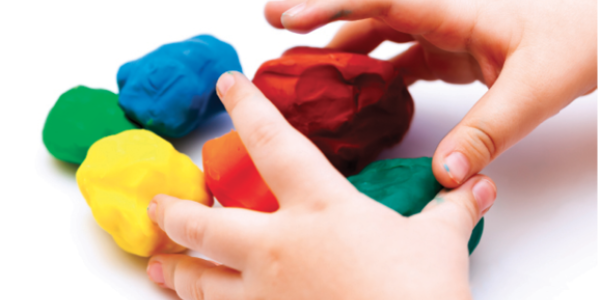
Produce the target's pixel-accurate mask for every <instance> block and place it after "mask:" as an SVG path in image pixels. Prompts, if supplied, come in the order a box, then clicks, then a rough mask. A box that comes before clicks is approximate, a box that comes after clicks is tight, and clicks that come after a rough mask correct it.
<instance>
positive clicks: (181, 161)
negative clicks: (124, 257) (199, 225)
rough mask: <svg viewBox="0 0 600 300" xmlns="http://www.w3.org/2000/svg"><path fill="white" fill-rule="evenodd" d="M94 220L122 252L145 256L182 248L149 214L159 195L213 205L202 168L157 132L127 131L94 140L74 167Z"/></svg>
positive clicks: (171, 251) (181, 249)
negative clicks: (154, 200)
mask: <svg viewBox="0 0 600 300" xmlns="http://www.w3.org/2000/svg"><path fill="white" fill-rule="evenodd" d="M77 184H78V185H79V189H80V190H81V193H82V194H83V197H84V198H85V200H86V201H87V204H88V205H89V206H90V208H91V209H92V214H93V215H94V218H95V219H96V222H98V224H99V225H100V227H102V229H104V230H106V231H107V232H108V233H109V234H110V235H112V237H113V239H114V240H115V242H116V243H117V244H118V245H119V247H121V248H122V249H123V250H125V251H127V252H129V253H132V254H135V255H139V256H143V257H148V256H150V255H153V254H156V253H175V252H181V251H183V250H185V248H184V247H183V246H180V245H178V244H176V243H175V242H173V241H171V240H170V239H169V238H168V237H167V235H166V234H165V233H164V232H163V231H162V230H161V229H160V228H159V227H158V226H156V225H154V223H152V221H150V218H148V214H147V213H148V212H147V210H146V209H147V207H148V204H149V203H150V201H151V200H152V198H153V197H154V196H156V195H157V194H167V195H171V196H174V197H177V198H180V199H187V200H192V201H196V202H200V203H203V204H206V205H208V206H211V205H212V201H213V200H212V196H211V195H210V193H209V192H207V190H206V188H205V184H204V176H203V174H202V171H200V169H198V167H197V166H196V165H195V164H194V163H193V162H192V160H191V159H190V158H189V157H187V156H186V155H184V154H182V153H179V152H177V150H175V148H173V146H172V145H171V144H170V143H169V142H167V141H165V140H163V139H162V138H160V137H159V136H157V135H156V134H154V133H152V132H150V131H147V130H143V129H136V130H128V131H125V132H122V133H119V134H117V135H113V136H109V137H106V138H103V139H101V140H99V141H97V142H96V143H95V144H94V145H92V147H91V148H90V150H89V151H88V155H87V157H86V159H85V161H84V162H83V164H81V166H80V167H79V170H77Z"/></svg>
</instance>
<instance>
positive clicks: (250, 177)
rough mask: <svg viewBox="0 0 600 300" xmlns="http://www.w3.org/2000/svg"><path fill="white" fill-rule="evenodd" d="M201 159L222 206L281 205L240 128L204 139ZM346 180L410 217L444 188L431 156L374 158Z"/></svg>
mask: <svg viewBox="0 0 600 300" xmlns="http://www.w3.org/2000/svg"><path fill="white" fill-rule="evenodd" d="M202 160H203V165H204V171H205V173H206V184H207V185H208V188H209V189H210V190H211V192H212V193H213V194H214V195H215V197H216V198H217V200H219V202H221V204H222V205H223V206H225V207H242V208H248V209H253V210H258V211H265V212H272V211H275V210H277V208H278V203H277V199H276V198H275V196H274V195H273V194H272V193H271V191H270V189H269V187H268V186H267V184H266V183H265V182H264V181H263V179H262V177H261V176H260V174H259V173H258V170H257V169H256V167H255V166H254V163H253V162H252V159H251V158H250V156H249V155H248V152H247V151H246V148H245V147H244V145H243V144H242V141H241V139H240V137H239V135H238V134H237V132H235V131H232V132H230V133H228V134H225V135H224V136H222V137H220V138H217V139H213V140H210V141H208V142H206V144H204V148H203V149H202ZM348 180H349V181H350V183H352V185H354V186H355V187H356V189H358V190H359V191H360V192H361V193H363V194H365V195H367V196H368V197H370V198H372V199H374V200H375V201H377V202H379V203H381V204H383V205H385V206H387V207H389V208H391V209H393V210H395V211H396V212H398V213H400V214H401V215H403V216H406V217H409V216H411V215H414V214H417V213H419V212H421V211H422V210H423V208H424V207H425V206H426V205H427V203H429V202H430V201H431V200H432V199H434V197H435V196H436V195H437V193H438V192H439V191H440V190H441V189H442V185H440V184H439V183H438V182H437V180H436V179H435V176H433V171H432V169H431V158H429V157H421V158H396V159H388V160H381V161H376V162H374V163H371V164H370V165H368V166H367V167H366V168H365V169H364V170H362V172H360V173H359V174H357V175H354V176H350V177H348ZM483 222H484V221H483V218H482V219H481V221H479V223H477V226H475V228H474V229H473V232H472V233H471V239H470V240H469V244H468V248H469V253H471V252H473V250H474V249H475V247H477V244H479V240H480V239H481V235H482V233H483Z"/></svg>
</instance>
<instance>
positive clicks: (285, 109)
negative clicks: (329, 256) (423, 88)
mask: <svg viewBox="0 0 600 300" xmlns="http://www.w3.org/2000/svg"><path fill="white" fill-rule="evenodd" d="M253 82H254V84H255V85H256V86H257V87H258V88H259V89H260V90H261V91H262V92H263V94H264V95H265V96H266V97H267V98H268V99H270V100H271V102H273V104H275V106H276V107H277V108H278V109H279V110H280V111H281V113H282V114H283V115H284V117H285V118H286V119H287V120H288V122H290V124H291V125H292V126H294V127H295V128H296V129H297V130H299V131H300V132H302V133H303V134H304V135H306V136H307V137H308V138H309V139H310V140H311V141H312V142H313V143H315V145H316V146H317V147H319V149H321V151H322V152H323V153H324V154H325V156H327V158H328V159H329V161H330V162H331V163H332V164H333V165H334V166H335V167H336V168H337V169H338V170H339V171H340V172H341V173H342V174H344V175H346V176H348V175H352V174H356V173H358V172H360V171H361V170H362V169H363V168H364V167H365V166H367V165H368V164H369V163H371V162H372V161H373V160H374V159H375V158H376V157H377V155H379V153H380V152H381V151H382V150H383V149H384V148H387V147H391V146H393V145H394V144H397V143H398V142H400V140H401V139H402V137H403V136H404V134H405V133H406V132H407V131H408V127H409V125H410V121H411V119H412V115H413V111H414V106H413V101H412V98H411V96H410V94H409V93H408V90H407V89H406V85H405V84H404V80H403V78H402V76H400V75H399V74H398V71H397V70H396V69H395V68H394V66H393V65H392V64H391V63H389V62H387V61H382V60H377V59H374V58H371V57H368V56H366V55H361V54H355V53H346V52H340V51H335V50H330V49H320V48H309V47H297V48H292V49H290V50H288V51H286V52H285V53H284V54H283V55H282V57H281V58H278V59H274V60H270V61H267V62H265V63H263V64H262V66H261V67H260V68H259V69H258V71H257V72H256V75H255V76H254V80H253Z"/></svg>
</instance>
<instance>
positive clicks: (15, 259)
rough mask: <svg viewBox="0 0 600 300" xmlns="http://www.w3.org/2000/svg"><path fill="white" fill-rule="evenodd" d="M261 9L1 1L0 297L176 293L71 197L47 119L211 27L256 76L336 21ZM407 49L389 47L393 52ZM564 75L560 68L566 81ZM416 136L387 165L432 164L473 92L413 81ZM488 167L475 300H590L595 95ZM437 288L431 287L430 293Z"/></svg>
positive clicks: (220, 125)
mask: <svg viewBox="0 0 600 300" xmlns="http://www.w3.org/2000/svg"><path fill="white" fill-rule="evenodd" d="M263 7H264V1H262V0H257V1H241V0H239V1H233V0H230V1H224V0H218V1H216V0H212V1H206V0H196V1H174V0H171V1H57V0H54V1H10V2H9V1H2V4H0V122H1V123H0V130H1V135H0V137H1V138H2V140H1V142H0V143H1V144H0V145H1V147H0V151H1V152H0V153H1V155H0V168H1V170H0V174H1V175H0V176H2V180H1V181H0V182H1V185H2V186H1V187H2V188H1V190H0V192H1V194H0V195H1V198H2V199H1V200H0V230H1V233H0V237H1V238H2V242H1V247H0V249H1V250H0V254H1V255H0V258H1V261H0V270H1V272H0V274H1V275H0V298H1V299H42V298H44V299H48V298H49V299H59V298H60V299H174V298H175V295H174V294H173V293H172V292H168V291H165V290H163V289H161V288H158V287H156V286H154V285H153V284H152V283H150V281H149V280H147V278H146V274H145V268H146V259H142V258H138V257H134V256H132V255H129V254H127V253H125V252H123V251H121V250H120V249H119V248H118V247H117V246H116V245H115V244H114V243H113V242H112V239H111V238H110V236H109V235H108V234H106V233H105V232H103V231H102V230H101V229H100V228H99V226H97V225H96V223H95V221H94V220H93V218H92V215H91V213H90V211H89V208H88V207H87V205H86V204H85V201H84V199H83V198H82V197H81V195H80V194H79V191H78V189H77V185H76V182H75V178H74V173H75V170H76V169H75V167H73V166H71V165H68V164H65V163H61V162H59V161H57V160H55V159H53V158H52V157H51V156H50V155H49V154H48V153H47V151H46V149H45V148H44V146H43V144H42V139H41V132H42V127H43V124H44V121H45V117H46V114H47V113H48V111H49V110H50V108H51V107H52V105H53V104H54V101H56V99H57V98H58V96H59V95H60V94H61V93H63V92H65V91H66V90H68V89H70V88H72V87H74V86H76V85H79V84H83V85H87V86H90V87H95V88H107V89H110V90H112V91H115V92H116V91H117V86H116V80H115V77H116V72H117V69H118V67H119V66H120V65H121V64H123V63H125V62H126V61H128V60H132V59H136V58H138V57H140V56H142V55H144V54H145V53H147V52H149V51H151V50H153V49H155V48H156V47H158V46H160V45H161V44H163V43H167V42H173V41H178V40H182V39H186V38H189V37H192V36H194V35H197V34H200V33H210V34H213V35H215V36H216V37H218V38H220V39H222V40H224V41H227V42H229V43H231V44H232V45H233V46H234V47H235V48H236V49H237V51H238V53H239V56H240V59H241V62H242V66H243V68H244V71H245V73H246V74H247V76H248V77H250V78H251V77H252V76H253V74H254V72H255V71H256V69H257V68H258V67H259V65H260V64H261V63H262V62H264V61H266V60H269V59H272V58H276V57H278V56H279V55H280V54H281V53H282V52H283V51H284V50H286V49H288V48H290V47H292V46H296V45H312V46H323V45H325V44H326V43H327V42H328V40H329V39H330V38H331V37H332V36H333V34H334V32H335V31H336V29H337V28H339V26H340V25H341V23H335V24H332V25H329V26H326V27H324V28H322V29H319V30H317V31H316V32H314V33H311V34H309V35H305V36H302V35H296V34H293V33H289V32H285V31H280V30H275V29H273V28H271V27H270V26H269V25H268V24H267V22H266V21H265V20H264V18H263ZM403 49H405V46H402V45H394V44H391V43H386V44H384V45H383V46H382V47H380V48H379V49H378V50H376V51H375V53H374V54H373V55H374V56H375V57H378V58H383V59H385V58H389V57H391V56H393V55H395V54H397V53H398V52H399V51H402V50H403ZM565 76H568V74H565ZM410 91H411V93H412V95H413V98H414V100H415V105H416V114H415V118H414V122H413V124H412V128H411V130H410V131H409V133H408V136H407V137H406V138H405V140H404V142H403V143H402V145H401V146H399V147H396V148H394V149H392V150H390V151H386V152H385V153H384V154H383V155H382V157H418V156H424V155H427V156H431V155H432V154H433V152H434V150H435V147H436V145H437V143H438V142H439V141H440V140H441V138H442V137H443V136H444V134H445V133H447V132H448V131H449V130H450V129H451V128H452V127H453V126H454V125H455V124H456V123H457V122H458V121H459V120H460V119H461V118H462V116H464V114H465V113H466V112H467V111H468V110H469V108H470V107H471V106H472V105H473V104H474V103H475V102H476V101H477V99H478V98H479V97H481V96H482V95H483V94H484V93H485V92H486V88H485V87H484V86H483V85H481V84H471V85H461V86H451V85H447V84H444V83H441V82H430V83H424V82H421V83H417V84H415V85H414V86H412V87H411V88H410ZM230 126H231V123H230V121H229V120H228V118H227V116H225V115H223V116H221V117H220V118H217V119H214V120H213V121H212V122H210V123H209V124H208V126H207V127H205V128H204V129H201V130H199V131H196V132H194V133H193V134H192V136H191V137H189V138H185V139H183V140H179V141H175V143H174V144H175V146H176V147H177V148H178V149H179V150H180V151H182V152H184V153H187V154H188V155H190V156H191V157H192V159H193V160H194V161H195V162H196V163H197V164H198V165H201V156H200V153H201V146H202V144H203V142H204V141H205V140H206V139H209V138H212V137H216V136H219V135H221V134H223V133H225V132H227V131H229V128H230ZM484 173H486V174H487V175H489V176H491V177H492V179H494V180H495V181H496V183H497V185H498V200H497V201H496V205H495V206H494V207H493V209H492V210H490V212H489V213H488V215H487V216H486V224H485V225H486V227H485V231H484V235H483V238H482V240H481V244H480V246H479V248H478V249H477V250H476V251H475V252H474V253H473V255H472V256H471V286H472V289H473V294H474V298H475V299H598V298H600V294H599V293H598V281H597V280H598V277H595V276H597V274H598V268H597V266H596V265H597V254H598V243H597V236H598V226H597V211H598V210H597V188H596V187H597V93H593V94H591V95H589V96H586V97H583V98H580V99H578V100H576V101H575V102H574V103H573V104H572V105H570V106H569V107H567V108H566V109H564V110H563V111H562V112H561V113H560V114H558V115H557V116H555V117H553V118H551V119H550V120H548V121H547V122H545V123H544V124H542V125H541V126H540V127H539V128H538V129H536V130H535V131H534V132H533V133H532V134H531V135H530V136H528V137H527V138H525V139H524V140H523V141H521V142H520V143H519V144H518V145H516V146H515V147H513V148H512V149H510V150H509V151H507V152H506V153H504V154H503V155H502V156H500V157H499V158H498V159H497V160H496V161H494V162H493V163H492V164H491V165H490V166H489V167H487V168H486V169H485V170H484ZM432 288H435V287H432Z"/></svg>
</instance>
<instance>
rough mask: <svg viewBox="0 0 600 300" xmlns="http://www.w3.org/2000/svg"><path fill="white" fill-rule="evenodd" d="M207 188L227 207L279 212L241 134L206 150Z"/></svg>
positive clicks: (207, 145) (211, 144)
mask: <svg viewBox="0 0 600 300" xmlns="http://www.w3.org/2000/svg"><path fill="white" fill-rule="evenodd" d="M202 165H203V167H204V172H205V176H206V185H207V186H208V188H209V189H210V191H211V192H212V194H213V195H214V196H215V198H217V200H218V201H219V203H221V205H223V206H225V207H242V208H248V209H253V210H258V211H263V212H273V211H276V210H277V209H278V208H279V204H278V203H277V199H275V196H274V195H273V193H271V190H270V189H269V187H268V186H267V184H266V183H265V182H264V180H263V179H262V177H261V176H260V174H259V173H258V170H257V169H256V167H255V166H254V162H252V159H251V158H250V155H249V154H248V152H247V151H246V147H244V144H243V143H242V140H241V139H240V136H239V135H238V133H237V132H235V131H231V132H229V133H227V134H225V135H223V136H222V137H219V138H216V139H212V140H210V141H208V142H206V143H205V144H204V147H203V148H202Z"/></svg>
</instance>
